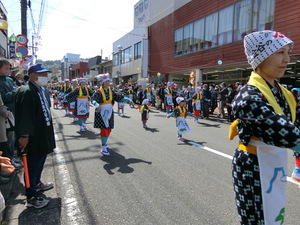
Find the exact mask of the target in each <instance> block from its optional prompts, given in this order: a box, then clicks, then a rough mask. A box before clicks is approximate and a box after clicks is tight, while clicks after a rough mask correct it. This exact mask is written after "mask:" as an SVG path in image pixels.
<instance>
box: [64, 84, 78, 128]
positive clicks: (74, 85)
mask: <svg viewBox="0 0 300 225" xmlns="http://www.w3.org/2000/svg"><path fill="white" fill-rule="evenodd" d="M77 86H78V82H77V79H72V83H71V85H70V86H69V89H68V90H67V91H66V94H69V93H70V92H72V91H73V90H74V89H76V88H77ZM69 112H70V113H72V116H73V121H74V122H76V121H78V118H76V117H75V101H74V102H69Z"/></svg>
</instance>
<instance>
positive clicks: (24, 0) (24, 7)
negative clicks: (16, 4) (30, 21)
mask: <svg viewBox="0 0 300 225" xmlns="http://www.w3.org/2000/svg"><path fill="white" fill-rule="evenodd" d="M21 32H22V34H24V35H25V36H26V37H27V0H21Z"/></svg>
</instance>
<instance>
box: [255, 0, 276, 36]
mask: <svg viewBox="0 0 300 225" xmlns="http://www.w3.org/2000/svg"><path fill="white" fill-rule="evenodd" d="M274 1H275V0H264V1H261V0H254V6H253V15H257V16H254V17H253V27H252V29H253V31H259V30H271V29H272V27H273V21H274V7H275V2H274Z"/></svg>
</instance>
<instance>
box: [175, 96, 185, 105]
mask: <svg viewBox="0 0 300 225" xmlns="http://www.w3.org/2000/svg"><path fill="white" fill-rule="evenodd" d="M176 102H177V104H179V103H180V102H184V98H183V97H177V98H176Z"/></svg>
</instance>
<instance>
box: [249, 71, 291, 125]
mask: <svg viewBox="0 0 300 225" xmlns="http://www.w3.org/2000/svg"><path fill="white" fill-rule="evenodd" d="M248 84H250V85H252V86H255V87H257V88H258V89H259V90H260V92H261V93H262V94H263V95H264V96H265V97H266V99H267V100H268V102H269V103H270V104H271V105H272V107H273V108H274V110H275V112H276V113H278V114H281V115H284V113H283V111H282V109H281V108H280V106H279V105H278V103H277V101H276V100H275V97H274V95H273V93H272V91H271V89H270V88H269V86H268V84H267V83H266V81H265V80H264V79H263V78H262V77H261V76H260V75H258V74H257V73H255V72H253V71H252V73H251V76H250V79H249V81H248ZM278 85H279V87H280V89H281V92H282V93H283V95H284V97H285V99H286V101H287V102H288V105H289V107H290V111H291V114H292V122H293V123H294V122H295V120H296V101H295V98H294V96H293V94H292V93H291V92H290V91H289V90H287V89H286V88H284V87H283V86H282V85H281V84H279V83H278Z"/></svg>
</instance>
